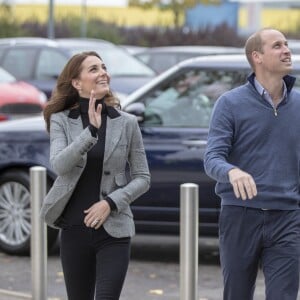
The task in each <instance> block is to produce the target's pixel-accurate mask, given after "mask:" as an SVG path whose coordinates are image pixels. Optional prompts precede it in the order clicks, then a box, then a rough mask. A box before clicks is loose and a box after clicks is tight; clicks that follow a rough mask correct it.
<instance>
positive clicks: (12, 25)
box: [0, 3, 26, 38]
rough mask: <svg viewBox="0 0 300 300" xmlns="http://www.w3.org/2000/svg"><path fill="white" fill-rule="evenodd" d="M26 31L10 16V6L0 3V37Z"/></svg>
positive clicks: (18, 34)
mask: <svg viewBox="0 0 300 300" xmlns="http://www.w3.org/2000/svg"><path fill="white" fill-rule="evenodd" d="M25 33H26V32H25V31H24V30H23V29H22V27H21V26H19V25H18V24H17V23H16V22H15V20H14V19H13V17H12V11H11V7H10V6H9V5H8V4H5V3H3V4H1V5H0V37H2V38H3V37H10V36H21V35H23V34H25Z"/></svg>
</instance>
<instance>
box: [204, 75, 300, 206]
mask: <svg viewBox="0 0 300 300" xmlns="http://www.w3.org/2000/svg"><path fill="white" fill-rule="evenodd" d="M253 81H254V74H252V75H251V76H250V77H249V78H248V82H247V83H246V84H245V85H243V86H240V87H238V88H235V89H233V90H231V91H228V92H226V93H225V94H223V95H222V96H221V97H220V98H219V99H218V101H217V102H216V105H215V107H214V111H213V114H212V119H211V124H210V128H209V134H208V142H207V149H206V153H205V159H204V166H205V171H206V173H207V175H208V176H210V177H212V178H213V179H215V180H216V181H217V184H216V193H217V194H218V195H219V196H220V197H221V199H222V205H239V206H247V207H253V208H266V209H278V210H294V209H299V205H300V191H299V183H300V176H299V175H300V93H299V92H298V91H296V90H294V89H292V87H293V85H294V82H295V78H294V77H292V76H285V77H284V81H285V83H286V86H287V98H286V99H284V100H283V101H282V102H281V103H280V104H279V106H278V107H277V112H276V113H275V111H274V109H273V108H272V106H271V104H270V103H268V101H266V100H265V99H264V98H263V97H262V96H261V95H259V93H258V92H257V91H256V89H255V87H254V82H253ZM235 167H237V168H240V169H241V170H243V171H245V172H247V173H249V174H250V175H252V177H253V178H254V181H255V182H256V186H257V192H258V193H257V196H256V197H254V198H253V199H251V200H246V201H243V200H241V198H239V199H237V198H236V197H235V195H234V192H233V188H232V185H231V184H230V182H229V177H228V171H229V170H230V169H232V168H235Z"/></svg>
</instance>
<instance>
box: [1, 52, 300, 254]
mask: <svg viewBox="0 0 300 300" xmlns="http://www.w3.org/2000/svg"><path fill="white" fill-rule="evenodd" d="M293 60H294V69H295V75H296V76H297V77H299V78H300V56H295V57H294V59H293ZM249 71H250V70H249V66H248V63H247V62H246V59H245V57H244V55H227V56H209V57H198V58H193V59H190V60H187V61H184V62H181V63H179V64H178V65H176V66H174V67H173V68H171V69H169V70H167V71H166V72H164V73H162V74H161V75H159V76H158V77H157V78H155V79H153V80H152V81H150V82H149V83H147V84H146V85H144V86H143V87H141V88H140V89H138V90H136V91H135V92H133V93H132V94H130V95H129V96H128V97H127V98H126V100H125V101H124V103H123V110H124V111H127V112H129V113H132V114H134V115H136V116H137V118H138V120H139V124H140V129H141V132H142V136H143V141H144V145H145V149H146V154H147V158H148V162H149V167H150V172H151V175H152V180H151V187H150V190H149V191H148V192H147V193H146V194H144V195H143V196H141V197H140V198H139V199H138V200H136V201H134V202H133V203H132V206H131V207H132V211H133V214H134V219H135V224H136V230H137V233H144V234H176V235H177V234H179V224H180V221H179V215H180V205H179V204H180V184H182V183H187V182H192V183H196V184H198V185H199V234H200V235H202V236H212V237H216V236H217V235H218V216H219V209H220V200H219V198H218V197H217V196H216V194H215V192H214V186H215V182H214V181H213V180H212V179H210V178H209V177H208V176H207V175H206V174H205V172H204V168H203V156H204V151H205V147H206V139H207V133H208V124H209V120H210V116H211V112H212V108H213V105H214V103H215V101H216V99H217V98H218V97H219V96H220V95H221V94H222V93H223V92H225V91H227V90H229V89H231V88H234V87H236V86H237V85H240V84H242V83H244V82H245V81H246V76H247V75H248V74H249ZM296 85H297V87H298V88H299V87H300V82H299V79H297V81H296ZM35 165H40V166H44V167H45V168H47V177H48V185H49V187H50V186H51V184H52V182H53V180H54V179H55V174H54V172H53V171H52V170H51V168H50V166H49V136H48V134H47V133H46V131H45V124H44V121H43V119H42V118H41V117H36V118H29V119H23V120H17V121H7V122H2V124H0V211H1V213H0V224H1V226H0V248H2V250H3V251H6V252H8V253H14V254H17V253H23V252H26V251H28V247H29V239H30V194H29V168H30V167H31V166H35ZM49 232H50V234H51V235H50V238H49V239H50V241H49V243H48V244H49V246H51V244H52V243H53V242H54V238H55V232H54V231H51V230H50V229H49Z"/></svg>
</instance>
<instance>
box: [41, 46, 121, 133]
mask: <svg viewBox="0 0 300 300" xmlns="http://www.w3.org/2000/svg"><path fill="white" fill-rule="evenodd" d="M89 56H96V57H98V58H99V59H101V57H100V55H99V54H98V53H97V52H94V51H90V52H82V53H79V54H75V55H74V56H73V57H72V58H71V59H70V60H69V61H68V63H67V64H66V65H65V67H64V69H63V70H62V72H61V74H60V75H59V77H58V79H57V83H56V87H55V89H54V91H53V93H52V95H51V97H50V99H49V101H48V102H47V104H46V106H45V108H44V112H43V113H44V119H45V122H46V128H47V131H48V132H49V131H50V118H51V115H52V114H53V113H57V112H60V111H63V110H65V109H71V108H75V107H76V106H78V98H79V94H78V91H77V90H76V89H75V88H74V87H73V85H72V80H73V79H76V78H79V76H80V73H81V70H82V62H83V61H84V60H85V59H86V58H87V57H89ZM104 99H105V103H106V104H107V105H110V106H115V107H116V106H120V103H119V100H118V99H117V98H116V97H115V96H114V95H113V94H112V92H111V91H109V93H108V94H107V95H106V96H105V98H104Z"/></svg>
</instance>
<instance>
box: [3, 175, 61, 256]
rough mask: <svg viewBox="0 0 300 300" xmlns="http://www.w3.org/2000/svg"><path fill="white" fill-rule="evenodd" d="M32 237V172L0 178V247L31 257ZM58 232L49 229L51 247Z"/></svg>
mask: <svg viewBox="0 0 300 300" xmlns="http://www.w3.org/2000/svg"><path fill="white" fill-rule="evenodd" d="M30 235H31V206H30V175H29V171H28V172H25V171H23V170H11V171H8V172H5V173H4V174H2V175H1V176H0V248H1V249H2V250H3V251H4V252H6V253H8V254H15V255H17V254H27V255H28V254H29V253H30ZM57 235H58V230H55V229H53V228H49V227H48V230H47V238H48V248H49V249H50V248H51V247H52V245H53V244H54V243H55V242H56V239H57Z"/></svg>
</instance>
